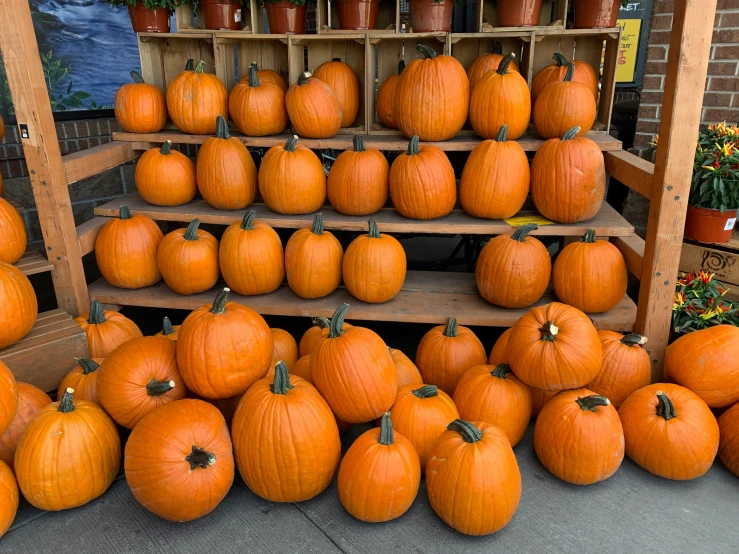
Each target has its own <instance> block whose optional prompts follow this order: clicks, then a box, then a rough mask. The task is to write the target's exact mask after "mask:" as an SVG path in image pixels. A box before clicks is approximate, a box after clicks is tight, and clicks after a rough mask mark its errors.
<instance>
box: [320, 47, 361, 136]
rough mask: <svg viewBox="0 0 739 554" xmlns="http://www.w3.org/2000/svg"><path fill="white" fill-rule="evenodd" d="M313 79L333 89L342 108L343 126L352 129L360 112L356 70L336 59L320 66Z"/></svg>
mask: <svg viewBox="0 0 739 554" xmlns="http://www.w3.org/2000/svg"><path fill="white" fill-rule="evenodd" d="M313 77H314V78H316V79H318V80H320V81H323V82H324V83H326V84H327V85H328V86H330V87H331V88H332V89H333V91H334V92H335V93H336V98H338V100H339V106H341V126H342V127H351V125H352V123H354V120H355V119H356V118H357V112H358V111H359V80H358V79H357V74H356V73H354V70H353V69H352V68H351V67H349V66H348V65H347V64H345V63H344V62H342V61H341V59H340V58H334V59H333V60H331V61H330V62H324V63H322V64H321V65H319V66H318V67H317V68H316V70H315V71H314V72H313Z"/></svg>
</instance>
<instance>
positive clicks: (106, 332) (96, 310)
mask: <svg viewBox="0 0 739 554" xmlns="http://www.w3.org/2000/svg"><path fill="white" fill-rule="evenodd" d="M74 320H75V322H76V323H77V325H79V326H80V327H82V330H83V331H84V332H85V336H86V337H87V347H88V349H89V350H90V357H92V358H105V357H106V356H107V355H108V354H110V353H111V352H113V350H115V349H116V348H118V347H119V346H120V345H121V344H123V343H124V342H127V341H129V340H131V339H135V338H137V337H142V336H143V333H141V329H139V327H138V325H136V324H135V323H134V322H133V321H131V320H130V319H128V318H127V317H126V316H125V315H123V314H122V313H120V312H116V311H114V310H103V305H102V304H101V303H100V301H99V300H97V299H94V300H93V301H92V302H90V311H89V312H87V313H86V314H82V315H81V316H79V317H75V318H74ZM72 388H74V387H72Z"/></svg>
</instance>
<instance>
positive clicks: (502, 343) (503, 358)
mask: <svg viewBox="0 0 739 554" xmlns="http://www.w3.org/2000/svg"><path fill="white" fill-rule="evenodd" d="M510 336H511V329H506V330H505V331H503V334H502V335H500V336H499V337H498V340H496V341H495V344H494V345H493V349H492V350H491V351H490V356H489V357H488V365H498V364H507V363H508V339H509V338H510Z"/></svg>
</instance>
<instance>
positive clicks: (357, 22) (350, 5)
mask: <svg viewBox="0 0 739 554" xmlns="http://www.w3.org/2000/svg"><path fill="white" fill-rule="evenodd" d="M337 4H338V8H339V28H340V29H351V30H366V29H374V28H375V24H376V23H377V8H378V7H379V6H380V0H337Z"/></svg>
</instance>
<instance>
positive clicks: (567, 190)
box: [531, 127, 606, 223]
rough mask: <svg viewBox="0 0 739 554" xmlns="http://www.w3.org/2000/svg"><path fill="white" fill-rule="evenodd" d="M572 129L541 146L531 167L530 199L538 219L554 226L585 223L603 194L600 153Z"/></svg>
mask: <svg viewBox="0 0 739 554" xmlns="http://www.w3.org/2000/svg"><path fill="white" fill-rule="evenodd" d="M579 130H580V129H579V128H578V127H574V128H573V129H570V130H569V131H567V132H566V133H565V134H564V135H563V136H562V140H560V139H551V140H548V141H546V142H545V143H544V144H542V146H541V148H539V150H537V152H536V154H534V161H533V163H532V164H531V198H532V200H533V201H534V205H535V206H536V209H537V210H539V212H541V215H543V216H544V217H546V218H547V219H551V220H552V221H556V222H557V223H577V222H580V221H587V220H588V219H591V218H592V217H593V216H595V214H597V213H598V211H600V207H601V205H602V204H603V197H604V195H605V192H606V168H605V161H604V160H603V152H601V150H600V148H599V147H598V145H597V144H595V143H594V142H593V141H592V140H590V139H588V138H583V137H577V136H576V135H577V133H578V131H579ZM565 199H566V201H565Z"/></svg>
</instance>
